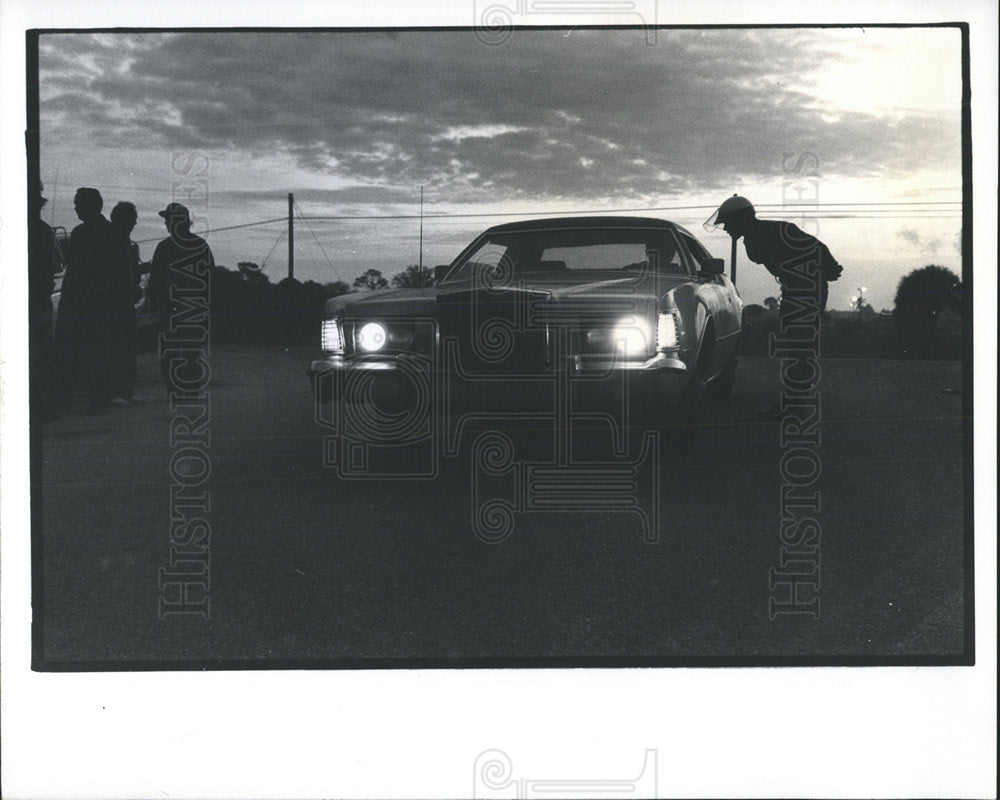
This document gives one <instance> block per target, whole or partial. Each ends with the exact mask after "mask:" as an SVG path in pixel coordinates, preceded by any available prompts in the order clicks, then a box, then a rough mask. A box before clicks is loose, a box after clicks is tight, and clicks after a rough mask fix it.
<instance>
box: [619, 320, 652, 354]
mask: <svg viewBox="0 0 1000 800" xmlns="http://www.w3.org/2000/svg"><path fill="white" fill-rule="evenodd" d="M612 338H613V339H614V341H615V347H616V348H618V350H619V351H621V352H623V353H625V355H630V356H634V355H641V354H643V353H645V352H647V351H648V350H649V344H650V330H649V325H648V324H647V323H646V321H645V320H644V319H642V318H641V317H624V318H622V319H620V320H619V321H618V324H617V325H616V326H615V329H614V332H613V333H612Z"/></svg>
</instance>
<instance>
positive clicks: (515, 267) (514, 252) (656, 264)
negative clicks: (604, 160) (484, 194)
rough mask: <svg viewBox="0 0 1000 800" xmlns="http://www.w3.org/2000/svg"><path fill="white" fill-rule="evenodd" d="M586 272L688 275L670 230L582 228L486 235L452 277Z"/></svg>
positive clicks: (454, 271)
mask: <svg viewBox="0 0 1000 800" xmlns="http://www.w3.org/2000/svg"><path fill="white" fill-rule="evenodd" d="M587 270H622V271H628V272H641V271H655V272H658V273H664V272H665V273H675V274H685V273H686V269H685V267H684V265H683V262H682V260H681V256H680V253H679V252H678V250H677V245H676V242H675V240H674V238H673V235H672V234H671V233H670V232H669V231H666V230H663V229H650V228H604V229H601V228H598V229H594V228H579V229H562V230H539V231H517V232H510V233H495V234H488V235H486V236H485V237H484V238H483V239H482V240H481V241H480V242H479V244H478V246H476V247H475V248H474V249H473V250H472V251H471V252H469V253H468V254H467V255H466V256H465V257H464V258H463V259H462V261H461V263H459V264H458V265H457V266H456V268H455V269H454V270H452V271H451V273H450V274H449V276H448V279H449V280H460V279H464V278H471V277H472V276H473V275H477V274H480V275H481V274H484V273H485V274H486V275H489V276H492V277H497V276H501V275H503V276H511V275H527V274H535V273H559V272H581V271H587Z"/></svg>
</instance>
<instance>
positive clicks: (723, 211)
mask: <svg viewBox="0 0 1000 800" xmlns="http://www.w3.org/2000/svg"><path fill="white" fill-rule="evenodd" d="M737 213H743V214H747V215H749V216H754V215H755V214H756V211H754V207H753V203H751V202H750V201H749V200H747V199H746V198H745V197H740V195H738V194H734V195H733V196H732V197H727V198H726V199H725V200H724V201H723V202H722V205H721V206H719V207H718V208H717V209H716V210H715V211H713V212H712V213H711V215H710V216H709V218H708V219H707V220H705V223H704V228H705V230H707V231H713V230H717V229H718V228H719V226H720V225H722V224H723V223H724V222H725V221H726V219H727V218H728V217H730V216H732V215H734V214H737Z"/></svg>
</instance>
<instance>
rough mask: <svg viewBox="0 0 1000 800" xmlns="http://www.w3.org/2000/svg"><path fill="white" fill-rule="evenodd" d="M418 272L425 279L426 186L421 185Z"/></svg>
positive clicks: (421, 278)
mask: <svg viewBox="0 0 1000 800" xmlns="http://www.w3.org/2000/svg"><path fill="white" fill-rule="evenodd" d="M417 274H418V275H419V276H420V280H421V281H422V280H423V279H424V186H423V184H421V185H420V253H418V254H417Z"/></svg>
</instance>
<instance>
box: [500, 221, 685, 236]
mask: <svg viewBox="0 0 1000 800" xmlns="http://www.w3.org/2000/svg"><path fill="white" fill-rule="evenodd" d="M567 228H662V229H664V230H680V231H683V230H684V229H683V228H682V227H681V226H680V225H676V224H674V223H673V222H668V221H667V220H665V219H657V218H655V217H548V218H546V219H530V220H522V221H520V222H507V223H505V224H503V225H494V226H493V227H492V228H489V229H488V230H486V231H485V233H517V232H522V231H540V230H552V229H556V230H559V229H567Z"/></svg>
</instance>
